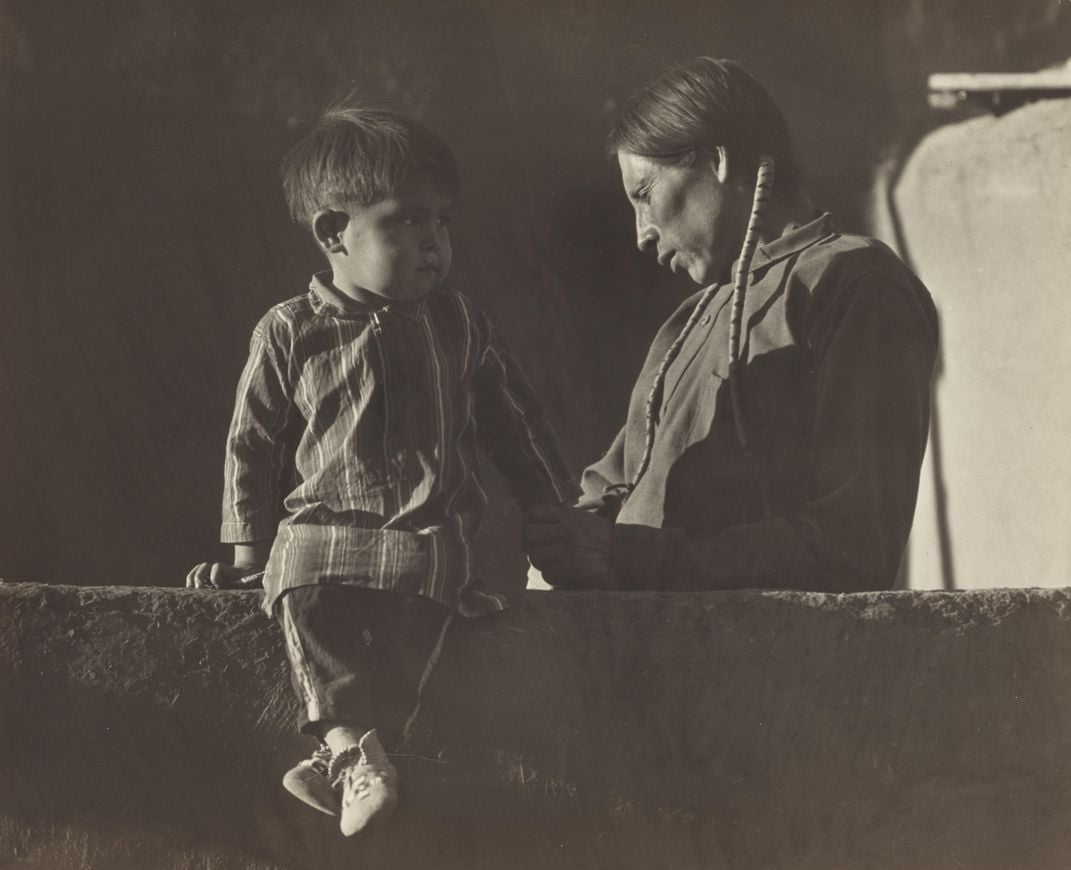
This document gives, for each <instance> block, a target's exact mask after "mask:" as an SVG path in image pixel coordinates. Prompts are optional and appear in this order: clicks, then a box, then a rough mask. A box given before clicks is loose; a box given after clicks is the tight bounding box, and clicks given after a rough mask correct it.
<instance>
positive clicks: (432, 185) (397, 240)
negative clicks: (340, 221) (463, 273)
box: [331, 173, 453, 305]
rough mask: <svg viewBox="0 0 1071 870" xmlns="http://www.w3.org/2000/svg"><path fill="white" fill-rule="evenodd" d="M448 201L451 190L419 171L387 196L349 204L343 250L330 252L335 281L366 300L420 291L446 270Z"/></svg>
mask: <svg viewBox="0 0 1071 870" xmlns="http://www.w3.org/2000/svg"><path fill="white" fill-rule="evenodd" d="M452 205H453V197H452V196H450V195H449V194H447V193H444V192H443V190H442V187H441V186H440V185H439V184H437V183H436V182H435V181H434V180H433V179H432V178H431V177H429V176H427V175H425V174H423V173H418V174H416V175H413V176H411V177H410V178H408V179H406V181H405V182H403V183H402V184H401V185H399V187H398V189H397V190H396V191H395V193H394V195H393V196H391V197H390V198H388V199H384V200H381V201H380V202H377V203H373V204H372V205H369V206H364V207H355V208H352V209H351V210H350V213H349V221H348V222H347V223H346V226H345V229H344V230H343V231H342V234H341V241H342V251H341V252H340V253H337V254H335V255H333V256H332V257H331V266H332V270H333V278H334V283H335V286H336V287H337V288H338V289H339V290H341V291H342V292H343V293H346V294H348V295H349V296H352V297H353V298H355V299H357V300H358V301H361V302H365V303H367V304H370V305H381V304H383V302H384V300H387V301H404V300H409V299H418V298H420V297H421V296H424V295H425V294H426V293H428V292H429V291H431V290H432V289H433V288H434V287H435V286H437V285H438V284H439V283H440V282H441V281H442V280H443V279H444V278H445V277H446V273H447V272H449V271H450V263H451V260H452V258H453V253H452V251H451V248H450V233H449V230H448V228H447V224H448V223H449V221H450V211H451V207H452Z"/></svg>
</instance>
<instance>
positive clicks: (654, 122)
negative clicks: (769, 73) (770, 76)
mask: <svg viewBox="0 0 1071 870" xmlns="http://www.w3.org/2000/svg"><path fill="white" fill-rule="evenodd" d="M718 146H722V147H723V148H725V150H726V151H727V152H728V153H729V154H730V156H731V157H733V158H735V159H736V161H737V165H738V166H740V167H741V169H742V171H743V172H744V173H746V174H747V176H749V177H754V174H755V172H756V171H757V170H758V163H759V158H760V157H761V156H762V155H768V156H770V157H772V158H773V159H774V164H775V166H776V168H777V186H778V187H781V186H782V185H785V186H789V187H791V186H793V185H794V184H795V183H797V182H798V181H799V169H798V167H797V166H796V161H795V159H794V157H793V153H792V143H791V140H790V139H789V134H788V125H787V124H786V123H785V118H784V116H783V115H782V114H781V110H780V109H779V108H778V107H777V104H776V103H775V102H774V101H773V98H772V97H771V96H770V95H769V94H768V93H767V92H766V90H765V89H764V88H763V87H762V85H760V84H759V83H758V82H757V81H756V80H755V79H754V78H753V77H752V76H751V74H750V73H748V72H747V70H745V69H744V68H743V67H742V66H740V65H739V64H738V63H736V62H735V61H731V60H716V59H715V58H712V57H697V58H695V59H694V60H690V61H686V62H684V63H680V64H677V65H675V66H673V67H671V68H670V69H668V70H667V71H666V72H665V73H663V74H662V75H661V76H660V77H659V78H657V79H656V80H655V81H653V82H652V83H651V84H649V85H647V86H646V87H643V88H640V89H639V90H637V91H636V92H635V93H633V94H632V95H631V96H630V97H629V98H628V100H626V101H625V105H624V106H623V108H622V110H621V115H620V116H619V117H618V119H617V121H616V122H615V124H614V126H613V129H612V130H611V131H610V135H609V137H608V138H607V140H606V151H607V154H608V155H609V156H611V157H613V156H615V155H616V154H617V153H618V152H619V151H625V152H627V153H630V154H636V155H637V156H640V157H647V158H650V159H652V160H657V161H659V162H662V163H667V164H672V165H676V166H683V165H689V164H691V162H692V161H693V160H694V159H695V156H696V154H697V152H708V153H709V152H711V151H713V150H714V149H715V148H716V147H718Z"/></svg>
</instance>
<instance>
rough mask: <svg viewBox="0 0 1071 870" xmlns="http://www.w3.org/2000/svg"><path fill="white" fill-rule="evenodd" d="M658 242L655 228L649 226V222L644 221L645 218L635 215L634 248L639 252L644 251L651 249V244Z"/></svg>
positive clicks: (638, 214)
mask: <svg viewBox="0 0 1071 870" xmlns="http://www.w3.org/2000/svg"><path fill="white" fill-rule="evenodd" d="M657 241H658V233H657V232H656V231H655V228H654V227H653V226H651V224H650V221H648V220H646V219H645V216H644V215H642V214H640V213H639V212H637V213H636V247H637V248H639V249H640V250H641V251H646V250H647V249H648V248H650V247H651V243H652V242H657Z"/></svg>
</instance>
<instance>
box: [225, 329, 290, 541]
mask: <svg viewBox="0 0 1071 870" xmlns="http://www.w3.org/2000/svg"><path fill="white" fill-rule="evenodd" d="M282 356H283V355H282V354H281V353H280V352H279V350H278V349H277V348H276V347H275V346H274V344H273V342H272V340H271V338H270V333H269V331H268V330H267V329H266V328H265V326H264V322H263V321H262V322H261V324H258V326H257V328H256V329H255V330H254V332H253V338H252V340H251V342H250V345H249V359H248V360H247V361H246V364H245V369H244V370H243V371H242V376H241V379H240V380H239V382H238V390H237V396H236V398H235V402H234V416H233V417H232V419H231V427H230V431H229V433H228V434H227V455H226V461H225V463H224V482H223V525H222V526H221V529H220V540H221V541H222V542H223V543H225V544H240V543H248V542H252V541H265V540H271V539H273V538H274V537H275V531H276V526H277V525H278V523H279V519H280V518H281V516H282V510H283V499H284V497H285V496H286V493H287V491H288V490H289V484H290V482H291V481H292V478H293V454H294V443H295V441H294V438H295V424H296V422H297V416H298V415H297V414H296V412H295V409H294V406H293V402H292V401H291V390H290V388H289V386H288V384H289V378H288V374H287V369H286V367H285V363H284V360H283V358H282Z"/></svg>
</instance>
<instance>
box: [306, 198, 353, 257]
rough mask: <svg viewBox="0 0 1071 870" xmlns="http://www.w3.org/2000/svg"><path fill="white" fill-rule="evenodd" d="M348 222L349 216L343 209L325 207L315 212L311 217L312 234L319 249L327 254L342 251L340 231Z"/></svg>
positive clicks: (341, 231)
mask: <svg viewBox="0 0 1071 870" xmlns="http://www.w3.org/2000/svg"><path fill="white" fill-rule="evenodd" d="M349 222H350V216H349V215H348V214H346V212H344V211H335V210H334V209H328V208H325V209H321V210H320V211H318V212H316V214H315V215H313V218H312V234H313V235H314V236H315V237H316V243H317V244H318V245H319V246H320V248H321V250H323V251H324V252H325V253H327V254H338V253H342V252H344V251H345V248H344V247H343V245H342V233H343V232H344V231H345V229H346V224H348V223H349Z"/></svg>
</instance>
